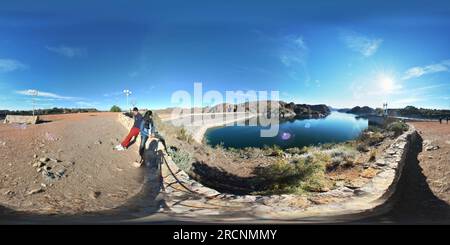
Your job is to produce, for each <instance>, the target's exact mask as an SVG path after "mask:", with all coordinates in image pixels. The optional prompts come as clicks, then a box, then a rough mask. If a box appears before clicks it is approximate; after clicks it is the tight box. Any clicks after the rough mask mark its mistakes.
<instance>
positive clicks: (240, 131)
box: [205, 112, 368, 148]
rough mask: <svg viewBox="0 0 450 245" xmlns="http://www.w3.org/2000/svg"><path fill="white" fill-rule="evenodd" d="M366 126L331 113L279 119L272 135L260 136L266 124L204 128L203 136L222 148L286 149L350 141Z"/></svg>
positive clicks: (345, 116) (364, 120)
mask: <svg viewBox="0 0 450 245" xmlns="http://www.w3.org/2000/svg"><path fill="white" fill-rule="evenodd" d="M367 127H368V121H367V119H363V118H359V119H357V118H356V116H355V115H352V114H347V113H340V112H332V113H331V114H330V115H329V116H328V117H326V118H319V119H294V120H289V121H281V122H280V124H279V132H278V135H277V136H275V137H270V138H269V137H260V130H261V129H264V128H265V129H267V127H264V128H263V127H261V126H225V127H218V128H210V129H208V130H207V131H206V134H205V138H206V140H207V142H208V144H210V145H213V146H215V145H218V144H223V145H224V146H225V147H233V148H243V147H263V146H265V145H266V146H272V145H278V146H280V147H281V148H290V147H303V146H309V145H318V144H324V143H333V142H334V143H337V142H343V141H347V140H352V139H355V138H356V137H358V135H359V134H360V132H361V131H363V130H364V129H366V128H367Z"/></svg>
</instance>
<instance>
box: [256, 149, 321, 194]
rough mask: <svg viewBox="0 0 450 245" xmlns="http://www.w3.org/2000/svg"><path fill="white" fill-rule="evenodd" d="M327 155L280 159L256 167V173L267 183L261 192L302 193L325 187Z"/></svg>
mask: <svg viewBox="0 0 450 245" xmlns="http://www.w3.org/2000/svg"><path fill="white" fill-rule="evenodd" d="M327 161H329V157H328V156H326V155H325V154H313V155H310V156H307V157H298V158H295V159H293V160H290V161H288V160H285V159H280V160H278V161H277V162H276V163H275V164H272V165H270V166H268V167H266V168H262V169H257V171H256V175H257V177H258V178H260V179H261V180H262V181H263V182H265V183H267V184H268V185H267V187H266V191H263V192H261V193H263V194H280V193H302V192H305V191H320V190H323V189H324V188H325V187H327V181H326V179H325V165H326V162H327Z"/></svg>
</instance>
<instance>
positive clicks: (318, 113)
mask: <svg viewBox="0 0 450 245" xmlns="http://www.w3.org/2000/svg"><path fill="white" fill-rule="evenodd" d="M259 102H261V101H259ZM263 102H265V103H267V105H266V106H263V107H262V108H258V101H252V102H246V103H241V104H236V105H234V104H229V103H223V104H219V105H215V106H213V107H205V108H203V112H207V113H218V112H235V111H237V112H252V113H268V112H269V111H270V112H271V113H272V114H273V115H276V114H278V115H279V116H280V117H296V116H308V117H326V116H328V115H329V114H330V113H331V110H330V108H329V107H328V106H327V105H324V104H319V105H308V104H295V103H294V102H290V103H286V102H284V101H270V100H269V101H263ZM274 103H278V108H279V111H277V110H275V108H276V107H274V106H271V105H274Z"/></svg>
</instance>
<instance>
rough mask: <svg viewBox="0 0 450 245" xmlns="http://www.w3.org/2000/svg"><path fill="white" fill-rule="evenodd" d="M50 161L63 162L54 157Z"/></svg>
mask: <svg viewBox="0 0 450 245" xmlns="http://www.w3.org/2000/svg"><path fill="white" fill-rule="evenodd" d="M50 161H52V162H54V163H59V162H61V160H58V159H53V158H50Z"/></svg>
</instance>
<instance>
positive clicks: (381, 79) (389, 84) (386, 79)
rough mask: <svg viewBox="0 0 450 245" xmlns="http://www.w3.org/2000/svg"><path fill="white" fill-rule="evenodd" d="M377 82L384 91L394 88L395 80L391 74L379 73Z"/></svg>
mask: <svg viewBox="0 0 450 245" xmlns="http://www.w3.org/2000/svg"><path fill="white" fill-rule="evenodd" d="M377 80H378V83H379V86H380V87H381V89H382V90H383V91H384V92H391V91H392V90H394V88H395V80H394V78H393V77H392V76H390V75H387V74H380V75H379V76H378V79H377Z"/></svg>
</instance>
